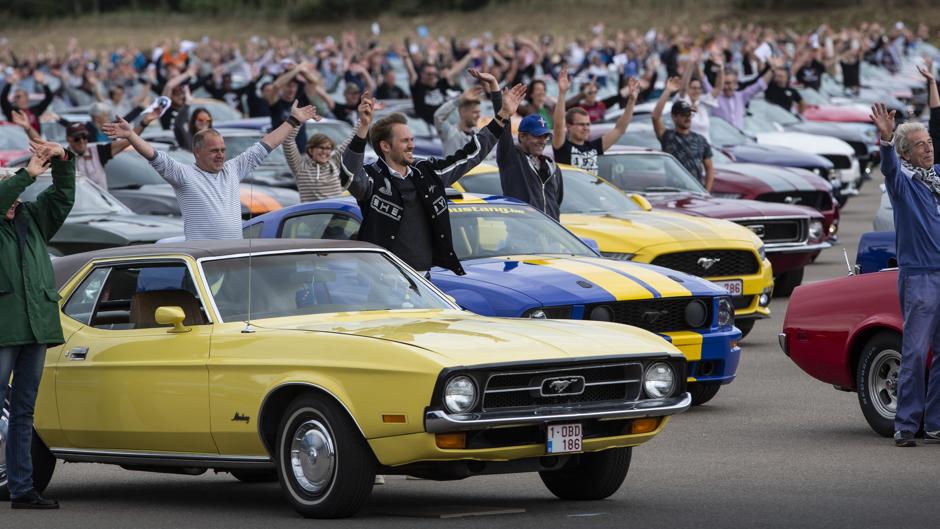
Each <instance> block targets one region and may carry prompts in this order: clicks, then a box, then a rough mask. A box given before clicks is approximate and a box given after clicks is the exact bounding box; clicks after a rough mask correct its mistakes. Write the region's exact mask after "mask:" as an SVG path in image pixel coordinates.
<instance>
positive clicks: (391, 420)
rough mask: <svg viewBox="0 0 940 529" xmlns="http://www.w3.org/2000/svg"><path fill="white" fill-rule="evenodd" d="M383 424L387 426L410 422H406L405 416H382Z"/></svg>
mask: <svg viewBox="0 0 940 529" xmlns="http://www.w3.org/2000/svg"><path fill="white" fill-rule="evenodd" d="M382 422H384V423H385V424H405V423H406V422H408V421H406V420H405V416H404V415H403V414H395V415H382Z"/></svg>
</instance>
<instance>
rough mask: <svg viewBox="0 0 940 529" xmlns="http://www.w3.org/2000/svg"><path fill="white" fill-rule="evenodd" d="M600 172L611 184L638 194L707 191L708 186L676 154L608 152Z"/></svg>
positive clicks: (602, 161) (599, 167) (600, 166)
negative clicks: (703, 184)
mask: <svg viewBox="0 0 940 529" xmlns="http://www.w3.org/2000/svg"><path fill="white" fill-rule="evenodd" d="M598 173H599V174H600V175H601V176H602V177H604V178H605V179H607V180H608V181H609V182H610V183H612V184H614V185H615V186H617V187H619V188H620V189H623V190H624V191H630V192H634V193H678V192H683V191H685V192H690V193H701V194H705V189H704V188H703V187H702V184H700V183H699V182H698V181H697V180H695V178H693V177H692V175H690V174H689V173H688V171H686V170H685V168H683V167H682V166H681V165H679V162H677V161H676V159H675V158H673V157H672V156H668V155H664V154H605V155H604V156H601V157H600V158H599V159H598Z"/></svg>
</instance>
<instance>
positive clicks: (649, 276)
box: [577, 258, 692, 298]
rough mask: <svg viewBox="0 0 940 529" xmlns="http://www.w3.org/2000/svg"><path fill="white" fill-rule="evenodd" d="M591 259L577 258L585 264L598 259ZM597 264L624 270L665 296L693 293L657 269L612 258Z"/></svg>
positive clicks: (689, 294) (683, 295)
mask: <svg viewBox="0 0 940 529" xmlns="http://www.w3.org/2000/svg"><path fill="white" fill-rule="evenodd" d="M589 259H590V258H585V259H577V260H578V261H579V262H583V263H585V264H589V263H590V262H591V261H594V260H596V259H590V260H589ZM596 266H598V267H608V268H615V269H617V270H620V271H622V272H623V273H625V274H629V275H630V276H631V277H634V278H636V279H638V280H640V281H642V282H644V283H646V284H647V285H649V286H650V287H651V288H652V289H653V290H655V291H656V292H658V293H659V295H660V296H662V297H664V298H667V297H674V296H682V297H685V296H691V295H692V291H691V290H689V289H687V288H686V287H684V286H682V284H681V283H679V282H678V281H675V280H673V279H671V278H669V276H666V275H665V274H662V273H660V272H657V271H655V270H649V269H647V268H644V267H642V266H638V265H635V264H629V263H624V262H621V261H614V260H612V259H603V260H601V262H600V263H597V264H596Z"/></svg>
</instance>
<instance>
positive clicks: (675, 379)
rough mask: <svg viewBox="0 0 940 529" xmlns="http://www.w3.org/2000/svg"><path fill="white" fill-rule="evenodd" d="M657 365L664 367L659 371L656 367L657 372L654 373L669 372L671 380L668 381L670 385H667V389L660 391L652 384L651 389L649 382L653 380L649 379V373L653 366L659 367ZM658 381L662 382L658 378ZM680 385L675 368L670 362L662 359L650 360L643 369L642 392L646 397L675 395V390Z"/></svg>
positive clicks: (656, 397) (663, 397)
mask: <svg viewBox="0 0 940 529" xmlns="http://www.w3.org/2000/svg"><path fill="white" fill-rule="evenodd" d="M659 367H665V371H661V370H659V369H657V373H656V374H657V375H660V374H663V373H669V374H670V375H671V377H672V380H671V381H670V382H669V384H670V385H669V386H668V388H669V391H661V390H659V389H657V388H656V387H655V386H652V389H651V385H650V384H651V382H654V381H651V377H650V373H651V372H653V371H654V368H659ZM659 382H662V381H661V380H660V381H659ZM680 385H681V384H680V382H679V374H678V373H677V372H676V369H675V368H674V367H673V366H672V363H670V362H664V361H655V362H651V363H650V364H649V365H648V366H646V369H644V370H643V393H644V394H645V395H646V396H647V398H651V399H666V398H669V397H671V396H673V395H675V393H676V390H677V389H678V388H679V386H680Z"/></svg>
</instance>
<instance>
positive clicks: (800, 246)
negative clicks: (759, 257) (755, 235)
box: [764, 242, 832, 254]
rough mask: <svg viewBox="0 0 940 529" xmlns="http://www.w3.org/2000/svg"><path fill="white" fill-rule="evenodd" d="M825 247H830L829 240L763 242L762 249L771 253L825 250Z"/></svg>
mask: <svg viewBox="0 0 940 529" xmlns="http://www.w3.org/2000/svg"><path fill="white" fill-rule="evenodd" d="M826 248H832V243H830V242H818V243H816V244H809V243H796V244H777V245H775V244H773V243H771V244H765V245H764V251H765V252H767V253H768V254H771V253H795V252H812V251H815V250H825V249H826Z"/></svg>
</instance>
